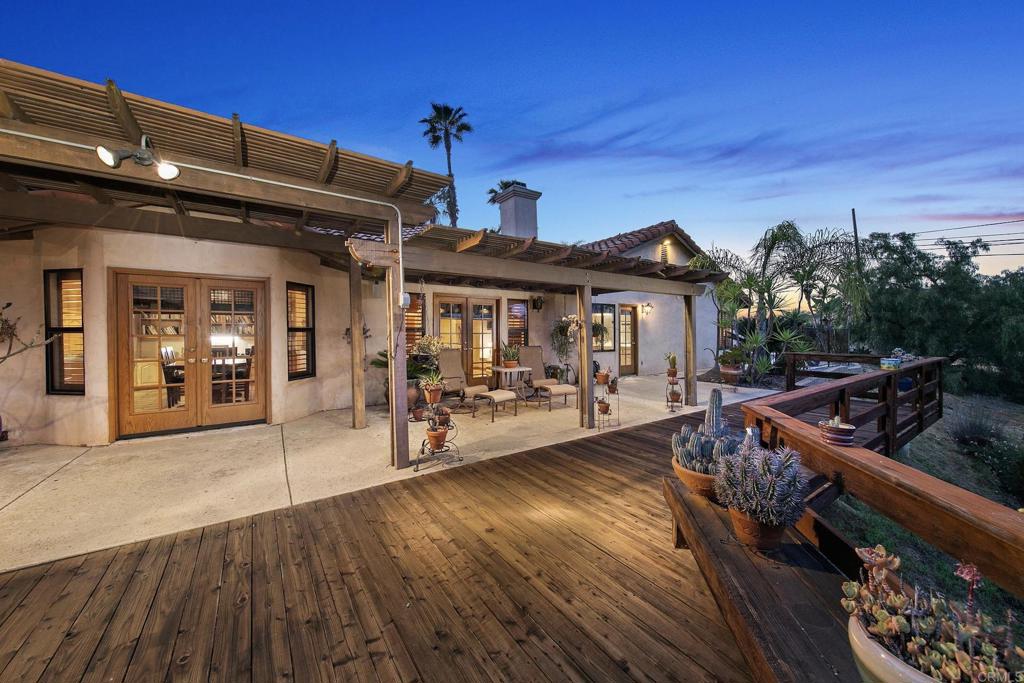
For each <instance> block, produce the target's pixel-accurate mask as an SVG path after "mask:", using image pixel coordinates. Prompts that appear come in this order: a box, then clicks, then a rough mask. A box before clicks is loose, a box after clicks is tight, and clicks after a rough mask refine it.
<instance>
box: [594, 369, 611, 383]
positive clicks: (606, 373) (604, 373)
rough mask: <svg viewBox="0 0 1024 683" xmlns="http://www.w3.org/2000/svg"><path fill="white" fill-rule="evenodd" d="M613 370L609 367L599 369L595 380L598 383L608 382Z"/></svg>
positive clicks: (595, 374)
mask: <svg viewBox="0 0 1024 683" xmlns="http://www.w3.org/2000/svg"><path fill="white" fill-rule="evenodd" d="M611 376H612V371H611V370H609V369H608V368H605V369H603V370H598V371H597V372H595V373H594V381H595V382H597V383H598V384H608V380H609V379H611Z"/></svg>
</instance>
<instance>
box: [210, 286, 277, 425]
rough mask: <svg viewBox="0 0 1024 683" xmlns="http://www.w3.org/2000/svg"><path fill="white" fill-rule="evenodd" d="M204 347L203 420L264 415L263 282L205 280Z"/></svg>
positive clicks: (235, 420) (230, 420) (255, 417)
mask: <svg viewBox="0 0 1024 683" xmlns="http://www.w3.org/2000/svg"><path fill="white" fill-rule="evenodd" d="M204 282H205V286H204V291H205V296H204V300H205V302H206V318H205V321H206V327H207V330H206V331H205V334H204V343H205V349H204V350H205V351H206V353H205V354H204V357H203V358H202V359H201V360H200V365H201V372H202V373H203V384H204V385H205V386H206V389H205V390H204V392H203V394H204V397H205V405H204V410H203V415H204V418H203V419H204V424H221V423H225V422H242V421H248V420H256V419H260V418H262V417H265V414H266V413H265V400H264V397H263V391H262V384H261V380H262V376H263V369H262V366H263V358H262V354H263V353H264V350H263V345H262V343H261V342H260V341H259V339H260V335H261V333H262V329H263V325H264V321H263V313H262V309H261V306H262V299H263V285H262V284H261V283H234V282H226V281H225V282H218V281H204Z"/></svg>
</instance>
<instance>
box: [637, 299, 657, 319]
mask: <svg viewBox="0 0 1024 683" xmlns="http://www.w3.org/2000/svg"><path fill="white" fill-rule="evenodd" d="M640 310H641V312H643V314H644V317H645V318H646V317H647V316H649V315H650V314H651V311H653V310H654V304H652V303H651V302H650V301H648V302H647V303H645V304H643V305H641V306H640Z"/></svg>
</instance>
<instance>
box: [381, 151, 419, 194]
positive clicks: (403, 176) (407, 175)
mask: <svg viewBox="0 0 1024 683" xmlns="http://www.w3.org/2000/svg"><path fill="white" fill-rule="evenodd" d="M410 180H412V160H411V159H410V160H409V161H407V162H405V166H402V168H400V169H398V173H396V174H395V177H394V178H392V179H391V182H390V183H388V187H387V189H386V190H384V194H386V195H387V196H389V197H395V196H397V195H398V194H399V193H400V192H401V191H402V190H404V189H405V186H406V185H408V184H409V181H410Z"/></svg>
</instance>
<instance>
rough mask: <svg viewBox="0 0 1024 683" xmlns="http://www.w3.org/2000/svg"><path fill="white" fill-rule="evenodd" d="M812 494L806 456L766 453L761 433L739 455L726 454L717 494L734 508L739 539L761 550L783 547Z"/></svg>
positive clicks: (718, 475) (781, 450)
mask: <svg viewBox="0 0 1024 683" xmlns="http://www.w3.org/2000/svg"><path fill="white" fill-rule="evenodd" d="M806 490H807V480H806V479H805V478H804V476H803V474H801V472H800V454H799V453H797V452H796V451H794V450H792V449H790V448H785V447H781V448H778V449H777V450H774V451H773V450H769V449H767V448H762V447H761V444H760V434H759V433H757V432H756V430H750V432H749V433H748V438H747V439H746V440H745V441H744V443H743V446H742V447H741V448H740V449H739V450H738V451H737V452H736V453H735V454H733V455H723V457H722V458H721V460H720V461H719V464H718V471H717V472H716V474H715V495H716V496H717V497H718V500H719V502H721V503H722V505H725V506H727V507H728V508H729V517H730V519H731V520H732V528H733V531H734V532H735V533H736V538H737V540H739V541H740V543H743V544H744V545H748V546H751V547H753V548H756V549H757V550H761V551H769V550H774V549H776V548H778V547H779V545H780V544H781V543H782V534H783V533H784V532H785V530H786V527H788V526H789V525H791V524H795V523H796V521H797V520H798V519H800V517H801V516H802V515H803V513H804V508H805V507H806V503H805V501H804V495H805V493H806Z"/></svg>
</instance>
